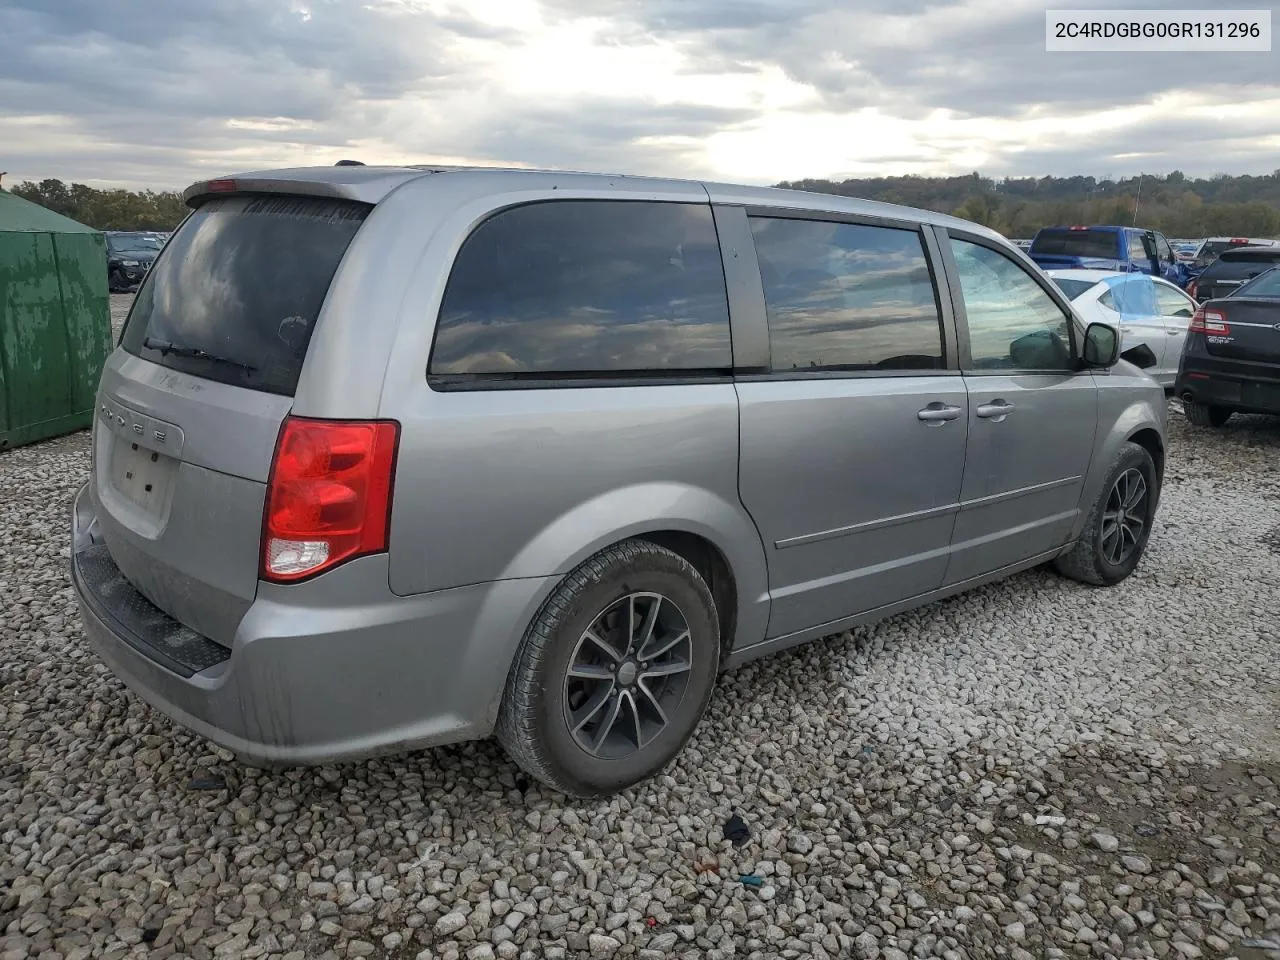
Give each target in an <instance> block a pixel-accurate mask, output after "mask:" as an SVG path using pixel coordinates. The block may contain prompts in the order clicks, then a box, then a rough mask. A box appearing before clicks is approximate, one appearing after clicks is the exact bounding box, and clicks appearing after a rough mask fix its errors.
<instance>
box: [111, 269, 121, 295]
mask: <svg viewBox="0 0 1280 960" xmlns="http://www.w3.org/2000/svg"><path fill="white" fill-rule="evenodd" d="M121 280H122V278H121V276H120V271H118V270H112V271H111V272H110V273H109V274H107V291H108V292H109V293H121V292H122V291H123V290H124V289H125V284H124V283H122V282H121Z"/></svg>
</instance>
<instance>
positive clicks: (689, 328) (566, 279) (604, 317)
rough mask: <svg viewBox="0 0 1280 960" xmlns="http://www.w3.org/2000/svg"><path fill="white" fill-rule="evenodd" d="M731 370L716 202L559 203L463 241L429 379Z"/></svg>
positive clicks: (505, 214) (485, 227) (491, 222)
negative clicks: (713, 211) (712, 205)
mask: <svg viewBox="0 0 1280 960" xmlns="http://www.w3.org/2000/svg"><path fill="white" fill-rule="evenodd" d="M732 365H733V354H732V349H731V346H730V337H729V305H728V299H727V296H726V294H725V284H724V270H723V267H722V265H721V261H720V247H719V243H718V241H717V239H716V232H715V225H714V222H713V220H712V216H711V208H710V206H708V205H706V204H691V203H656V202H648V201H614V200H554V201H546V202H541V203H532V204H527V205H525V206H520V207H513V208H511V209H509V210H504V211H502V212H501V213H498V214H496V215H495V216H493V217H490V218H489V219H488V220H486V221H485V222H484V223H482V224H481V225H480V226H479V227H477V228H476V229H475V231H474V232H473V233H472V234H471V235H470V236H469V237H468V238H467V240H466V242H464V243H463V245H462V249H461V250H460V251H459V252H458V257H457V260H456V261H455V262H454V265H453V272H452V274H451V275H450V277H449V282H448V285H447V286H446V288H445V293H444V299H443V302H442V304H441V307H440V318H439V322H438V324H437V328H436V341H435V346H434V349H433V352H432V357H431V367H430V372H431V373H432V374H433V375H437V376H464V377H465V376H480V377H498V378H507V377H509V378H520V377H539V376H541V377H552V378H554V377H555V376H557V375H563V376H589V375H592V374H597V375H604V376H608V375H615V376H616V375H621V374H635V375H646V374H653V373H659V374H661V373H677V372H686V373H687V372H694V371H704V372H705V371H726V370H728V369H729V368H731V367H732Z"/></svg>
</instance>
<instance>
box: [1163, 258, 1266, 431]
mask: <svg viewBox="0 0 1280 960" xmlns="http://www.w3.org/2000/svg"><path fill="white" fill-rule="evenodd" d="M1223 256H1226V254H1223ZM1174 393H1175V394H1176V395H1177V396H1178V397H1180V398H1182V405H1183V409H1184V410H1185V411H1186V414H1187V419H1189V420H1190V421H1191V422H1192V423H1194V424H1197V425H1198V426H1204V427H1220V426H1222V425H1223V424H1225V423H1226V422H1227V421H1228V420H1229V419H1231V415H1232V414H1234V413H1268V414H1276V415H1280V267H1272V268H1271V269H1270V270H1267V271H1266V272H1265V273H1261V274H1259V275H1258V276H1256V277H1254V278H1253V279H1251V280H1249V281H1248V282H1247V283H1245V284H1243V285H1242V286H1240V287H1237V288H1236V289H1235V290H1234V291H1232V292H1231V293H1230V294H1228V295H1227V296H1225V297H1217V298H1214V299H1211V300H1206V301H1205V302H1204V303H1203V304H1201V305H1200V308H1199V309H1198V310H1197V311H1196V315H1195V319H1194V320H1193V321H1192V323H1191V329H1190V331H1189V333H1188V335H1187V343H1186V349H1185V350H1184V351H1183V355H1182V363H1181V366H1180V367H1179V368H1178V381H1177V385H1176V386H1175V387H1174Z"/></svg>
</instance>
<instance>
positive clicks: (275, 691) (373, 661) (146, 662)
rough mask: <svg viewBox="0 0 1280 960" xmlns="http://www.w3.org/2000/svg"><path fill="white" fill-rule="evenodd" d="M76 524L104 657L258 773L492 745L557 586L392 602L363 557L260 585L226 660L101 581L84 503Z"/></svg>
mask: <svg viewBox="0 0 1280 960" xmlns="http://www.w3.org/2000/svg"><path fill="white" fill-rule="evenodd" d="M72 510H73V518H72V530H73V536H72V552H71V556H72V561H71V566H72V581H73V584H74V587H75V591H76V596H77V600H78V602H79V606H80V614H81V618H82V620H83V622H84V628H85V633H86V635H87V637H88V639H89V642H90V643H91V644H92V646H93V648H94V649H95V651H96V652H97V654H98V655H99V656H100V657H101V658H102V660H103V661H104V662H105V663H106V664H107V665H108V666H109V667H110V668H111V670H112V671H113V672H114V673H115V674H116V676H118V677H119V678H120V679H121V680H123V681H124V682H125V684H126V685H128V686H129V688H130V689H131V690H133V691H134V692H135V693H136V694H137V695H138V696H140V697H141V698H142V699H143V700H145V701H146V702H147V703H148V704H150V705H151V706H152V707H154V708H156V709H157V710H159V711H161V712H162V713H165V714H167V715H168V716H169V717H171V718H172V719H174V720H175V721H177V722H178V723H180V724H182V725H183V726H185V727H188V728H190V729H191V730H194V731H195V732H197V733H200V734H202V735H203V736H205V737H208V738H209V739H210V740H212V741H213V742H215V743H217V744H219V745H221V746H223V747H226V748H227V749H229V750H232V751H234V752H235V753H237V754H239V755H240V756H241V757H242V758H244V759H245V760H248V761H251V762H256V763H269V764H285V765H289V764H313V763H328V762H336V761H343V760H353V759H358V758H363V757H369V756H375V755H379V754H387V753H401V752H405V751H407V750H411V749H415V748H419V747H426V746H433V745H437V744H442V743H450V742H456V741H460V740H473V739H479V738H482V737H485V736H488V735H489V734H490V733H491V732H492V730H493V724H494V720H495V718H496V716H497V709H498V704H499V701H500V698H501V695H502V690H503V687H504V685H505V682H506V676H507V671H508V667H509V665H510V663H511V660H512V657H513V656H514V653H515V649H516V646H517V644H518V643H519V640H520V637H521V634H522V632H523V630H524V627H525V625H526V624H527V623H528V622H529V621H530V620H531V619H532V617H533V614H534V612H535V611H536V610H537V608H538V606H539V605H540V604H541V602H542V600H543V599H544V597H545V596H546V593H547V592H548V591H549V590H550V589H551V587H552V586H553V582H554V578H531V579H525V580H506V581H499V582H496V583H487V584H477V585H474V586H469V587H459V588H456V589H453V590H442V591H439V592H436V593H430V594H421V595H418V596H413V597H397V596H395V595H394V594H392V593H391V592H390V589H389V587H388V583H387V558H386V557H385V556H375V557H365V558H362V559H360V560H357V561H353V562H351V563H348V564H345V565H344V566H342V567H339V568H337V569H335V570H333V571H330V573H328V574H325V575H324V576H321V577H318V578H316V579H315V580H312V581H309V582H306V583H302V584H295V585H291V586H288V587H280V586H275V585H272V584H265V583H264V584H262V585H261V587H260V589H259V592H258V597H257V599H256V600H255V601H254V604H253V606H252V607H251V608H250V609H249V612H248V613H247V614H246V615H245V617H244V619H243V620H242V621H241V624H240V627H239V629H238V631H237V633H236V636H235V639H234V642H233V643H232V646H231V647H230V648H229V649H227V648H220V647H218V646H217V645H216V644H213V643H212V641H208V640H206V639H205V638H201V637H199V636H198V635H194V634H192V633H191V631H189V630H187V631H186V633H185V634H183V633H182V631H184V630H186V628H183V627H182V626H181V625H180V624H176V623H174V622H173V621H169V624H168V628H167V629H166V627H165V625H164V624H163V623H160V622H159V621H158V619H157V618H164V616H165V615H164V614H163V613H161V612H160V611H157V610H156V609H155V608H154V607H151V606H150V604H148V603H147V602H146V601H145V600H143V599H142V598H141V596H140V595H139V594H137V593H136V591H134V592H130V591H131V589H132V588H130V587H129V586H128V583H127V581H124V580H123V578H122V577H120V578H118V579H113V578H111V577H109V576H104V575H103V571H102V569H101V565H102V563H103V562H104V560H103V550H104V549H105V548H102V547H101V545H100V544H95V542H94V541H95V523H96V517H95V516H94V514H93V506H92V502H91V498H90V497H88V496H87V488H86V489H83V490H81V491H80V493H79V494H78V495H77V497H76V500H75V503H74V506H73V508H72ZM106 562H109V559H108V560H107V561H106ZM93 565H97V567H96V569H93V568H92V567H93ZM104 584H106V585H105V586H104ZM139 601H141V602H139ZM175 634H176V635H178V637H179V639H180V640H181V642H180V643H178V644H177V645H176V646H175V645H174V644H173V643H172V642H170V641H172V640H173V637H174V636H175ZM202 656H203V657H204V658H205V659H203V660H202V659H201V657H202ZM213 661H217V662H213ZM184 674H185V675H184Z"/></svg>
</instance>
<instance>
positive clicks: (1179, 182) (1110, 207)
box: [778, 170, 1280, 237]
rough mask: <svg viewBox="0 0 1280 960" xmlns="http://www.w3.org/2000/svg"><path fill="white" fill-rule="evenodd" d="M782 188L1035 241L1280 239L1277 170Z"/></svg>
mask: <svg viewBox="0 0 1280 960" xmlns="http://www.w3.org/2000/svg"><path fill="white" fill-rule="evenodd" d="M778 186H780V187H791V188H794V189H798V190H814V191H817V192H819V193H835V194H839V195H841V196H846V197H862V198H863V199H866V200H881V201H884V202H887V203H901V204H906V205H907V206H912V207H923V208H924V209H926V210H936V211H938V212H940V213H950V214H954V215H956V216H958V217H963V218H964V219H966V220H973V221H976V222H977V223H981V224H984V225H986V226H988V227H991V228H993V229H995V230H999V231H1000V232H1001V233H1003V234H1005V235H1006V236H1009V237H1030V236H1031V235H1032V234H1034V233H1035V232H1036V230H1038V229H1039V228H1040V227H1042V226H1048V225H1051V224H1070V223H1132V222H1133V218H1134V204H1135V201H1137V200H1138V197H1139V192H1138V191H1139V187H1141V201H1140V202H1139V203H1138V225H1139V226H1143V227H1150V228H1152V229H1155V230H1159V231H1161V232H1162V233H1164V234H1166V235H1167V236H1170V237H1207V236H1253V237H1280V170H1277V171H1276V172H1275V173H1272V174H1268V175H1265V176H1240V177H1232V176H1226V175H1225V174H1224V175H1220V176H1216V177H1212V178H1210V179H1208V180H1202V179H1197V180H1191V179H1188V178H1187V177H1185V176H1184V175H1183V174H1181V173H1178V172H1176V171H1175V172H1174V173H1171V174H1169V175H1168V176H1164V177H1158V176H1143V177H1141V178H1139V177H1133V178H1130V179H1127V180H1098V179H1096V178H1094V177H1039V178H1035V177H1027V178H1020V179H1007V180H992V179H989V178H987V177H983V176H981V175H980V174H978V173H971V174H968V175H966V176H961V177H875V178H873V179H865V180H841V181H839V182H833V181H831V180H795V181H784V182H783V183H780V184H778Z"/></svg>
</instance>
